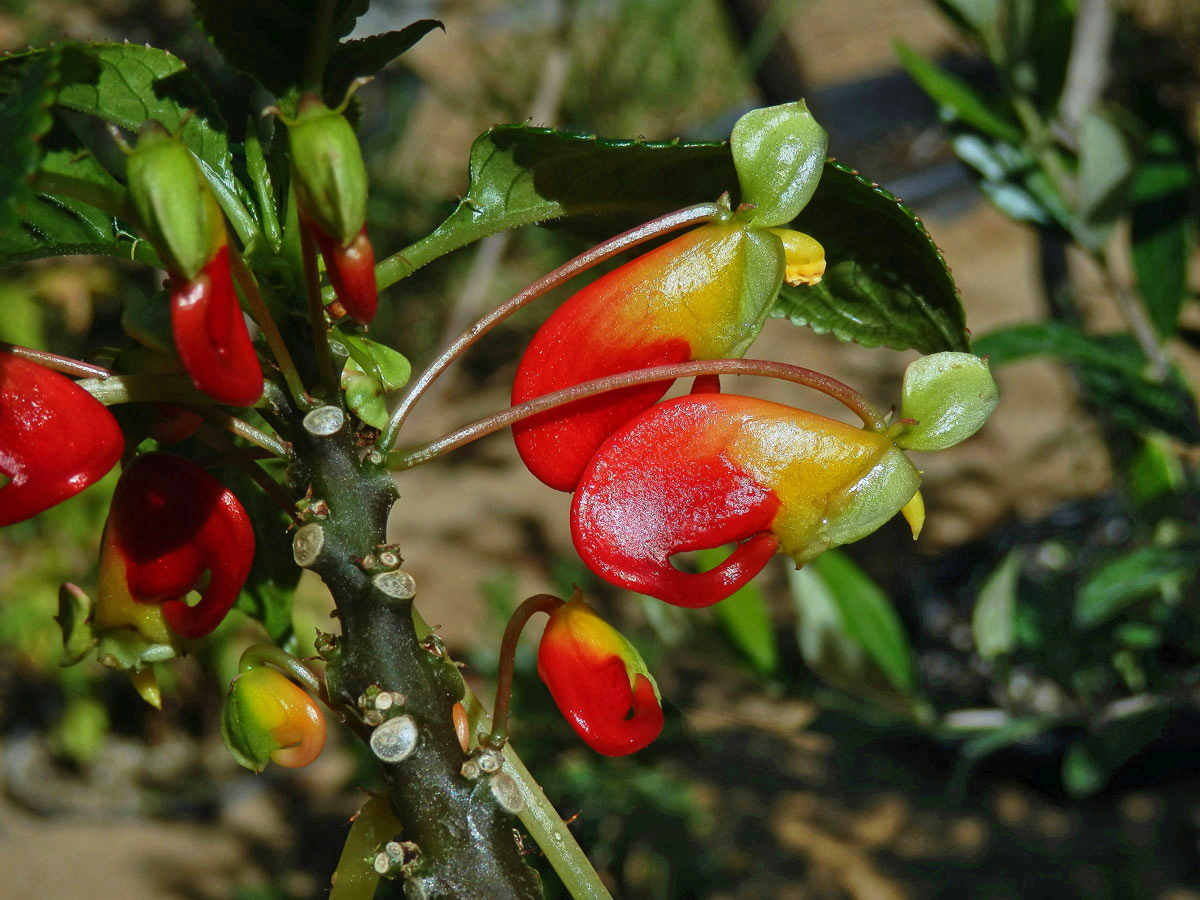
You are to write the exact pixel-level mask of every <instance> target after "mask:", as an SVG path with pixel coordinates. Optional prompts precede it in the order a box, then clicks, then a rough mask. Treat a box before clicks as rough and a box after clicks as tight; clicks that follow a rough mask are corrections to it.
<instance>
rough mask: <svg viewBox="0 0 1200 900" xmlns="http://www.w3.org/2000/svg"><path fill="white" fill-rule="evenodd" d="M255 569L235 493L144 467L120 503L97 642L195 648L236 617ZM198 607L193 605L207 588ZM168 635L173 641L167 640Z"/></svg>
mask: <svg viewBox="0 0 1200 900" xmlns="http://www.w3.org/2000/svg"><path fill="white" fill-rule="evenodd" d="M253 561H254V530H253V528H252V527H251V524H250V518H249V516H248V515H247V514H246V511H245V509H243V507H242V505H241V503H239V502H238V499H237V497H235V496H234V495H233V492H232V491H230V490H229V489H228V488H226V487H225V486H224V485H223V484H221V483H220V482H219V481H217V480H216V479H215V478H213V477H212V476H211V475H209V474H208V473H207V472H206V471H205V470H204V469H202V468H200V467H199V466H197V465H196V464H195V463H192V462H188V461H187V460H185V459H182V458H180V457H177V456H170V455H168V454H164V453H152V454H147V455H145V456H140V457H138V458H137V459H136V460H135V461H134V462H133V463H132V464H131V465H130V466H129V467H128V468H127V469H126V470H125V472H124V474H123V475H122V476H121V480H120V481H119V482H118V483H117V489H116V492H115V493H114V494H113V500H112V507H111V509H110V511H109V515H108V522H107V523H106V524H105V527H104V538H103V545H102V548H101V551H100V584H99V599H98V602H97V606H96V612H95V619H96V622H95V624H96V629H97V631H98V632H105V631H113V630H118V629H122V628H124V629H131V630H132V631H134V632H136V633H138V634H140V635H141V636H142V637H143V638H145V639H147V640H150V641H152V642H155V643H162V644H170V643H171V642H172V641H171V634H170V632H173V633H174V634H175V635H178V636H179V637H182V638H186V639H189V640H194V639H197V638H201V637H204V636H205V635H207V634H208V633H209V632H211V631H212V630H213V629H214V628H216V627H217V625H219V624H220V622H221V620H222V619H224V618H225V614H226V613H228V612H229V610H230V608H231V607H232V606H233V603H234V601H235V600H236V599H237V596H238V594H239V593H240V592H241V589H242V585H243V584H244V583H245V581H246V577H247V575H248V574H249V572H250V566H251V564H252V563H253ZM206 574H207V576H208V583H207V585H205V586H204V587H203V592H202V596H201V598H200V601H199V602H198V603H197V604H196V605H195V606H189V605H188V604H187V602H186V598H187V595H188V593H189V592H190V591H192V590H195V589H196V588H197V587H199V586H200V585H201V581H202V579H203V578H204V576H205V575H206ZM167 629H169V632H168V630H167Z"/></svg>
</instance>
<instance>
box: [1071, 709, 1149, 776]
mask: <svg viewBox="0 0 1200 900" xmlns="http://www.w3.org/2000/svg"><path fill="white" fill-rule="evenodd" d="M1170 715H1171V713H1170V710H1167V709H1163V708H1160V707H1154V708H1151V709H1143V710H1140V711H1139V712H1136V713H1134V714H1132V715H1128V716H1123V717H1121V718H1119V719H1114V720H1112V721H1110V722H1108V723H1107V724H1105V725H1104V726H1102V727H1101V728H1100V730H1098V731H1095V732H1093V733H1092V734H1090V735H1088V736H1087V737H1086V738H1084V739H1083V740H1081V741H1078V742H1076V743H1074V744H1072V745H1071V747H1070V748H1069V749H1068V750H1067V754H1066V756H1065V757H1064V758H1063V765H1062V780H1063V788H1064V789H1065V790H1066V792H1067V793H1068V794H1070V795H1071V796H1072V797H1088V796H1090V795H1092V794H1094V793H1096V791H1098V790H1100V789H1101V788H1103V787H1104V786H1105V785H1106V784H1107V783H1108V781H1109V779H1110V778H1112V776H1113V775H1114V774H1115V773H1116V771H1117V770H1118V769H1120V768H1121V766H1123V765H1124V764H1125V763H1127V762H1128V761H1129V760H1130V759H1132V758H1133V757H1134V756H1135V755H1136V754H1137V753H1138V752H1139V751H1140V750H1142V748H1144V747H1145V746H1146V745H1147V744H1149V743H1150V742H1151V741H1153V740H1155V739H1156V738H1157V737H1158V736H1159V735H1160V734H1162V730H1163V728H1164V727H1165V726H1166V724H1167V721H1168V719H1169V718H1170Z"/></svg>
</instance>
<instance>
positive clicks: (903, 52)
mask: <svg viewBox="0 0 1200 900" xmlns="http://www.w3.org/2000/svg"><path fill="white" fill-rule="evenodd" d="M894 47H895V50H896V55H897V56H898V57H900V65H902V66H904V70H905V71H906V72H908V75H909V77H910V78H912V80H913V81H915V82H916V83H917V84H918V85H919V86H920V88H921V90H923V91H924V92H925V93H926V94H928V95H929V97H930V99H931V100H933V102H934V103H936V104H938V106H940V107H941V109H942V113H943V117H948V118H951V119H959V120H961V121H962V122H964V123H965V124H967V125H969V126H971V127H972V128H975V129H977V130H978V131H982V132H983V133H984V134H987V135H990V136H991V137H994V138H999V139H1000V140H1002V141H1007V142H1008V143H1010V144H1018V143H1020V142H1021V130H1020V128H1018V127H1017V125H1016V123H1015V122H1013V121H1011V120H1010V119H1009V118H1008V117H1006V116H1003V115H1001V114H1000V113H998V112H996V111H995V110H994V109H993V108H992V106H991V105H990V104H988V103H987V101H985V100H984V99H983V98H982V97H980V96H979V94H977V93H976V92H975V89H974V88H972V87H971V86H970V85H969V84H967V83H966V82H965V81H963V80H962V79H961V78H959V77H958V76H956V75H951V74H950V73H949V72H947V71H946V70H945V69H943V68H942V67H941V66H939V65H938V64H937V63H935V62H934V61H933V60H931V59H930V58H929V57H927V56H924V55H923V54H921V53H919V52H917V51H916V50H914V49H913V48H912V47H909V46H908V45H907V44H905V43H904V42H902V41H897V42H896V43H895V45H894Z"/></svg>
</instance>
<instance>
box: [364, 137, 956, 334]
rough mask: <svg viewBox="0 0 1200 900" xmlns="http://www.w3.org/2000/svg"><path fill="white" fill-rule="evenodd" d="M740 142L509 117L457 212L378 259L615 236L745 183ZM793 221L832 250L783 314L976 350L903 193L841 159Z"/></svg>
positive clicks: (409, 260) (407, 261)
mask: <svg viewBox="0 0 1200 900" xmlns="http://www.w3.org/2000/svg"><path fill="white" fill-rule="evenodd" d="M736 190H737V173H736V172H735V170H734V167H733V160H732V155H731V152H730V149H729V145H728V144H718V143H690V144H689V143H683V142H681V141H677V140H676V141H662V142H646V141H634V140H631V141H608V140H598V139H597V138H595V137H594V136H592V135H582V134H570V133H567V132H558V131H553V130H551V129H546V128H528V127H526V126H523V125H498V126H496V127H495V128H493V129H491V130H490V131H488V132H486V133H485V134H483V135H482V136H481V137H479V138H478V139H477V140H476V141H475V143H474V144H473V145H472V147H471V163H470V183H469V186H468V188H467V193H466V196H465V197H464V198H463V200H462V202H461V203H460V204H459V206H458V208H457V209H455V210H454V212H452V213H451V214H450V216H449V217H448V218H447V219H446V220H445V221H444V222H442V224H441V225H439V226H438V227H437V229H436V230H435V231H434V232H433V233H432V234H430V235H428V236H427V237H425V238H424V239H422V240H421V241H418V242H417V243H416V244H413V245H412V246H410V247H407V248H405V249H404V250H403V251H401V252H400V253H398V254H396V255H394V256H392V257H390V258H389V259H387V260H384V261H383V262H382V263H380V264H379V265H378V266H377V267H376V280H377V281H378V283H379V287H380V289H381V290H382V289H383V288H385V287H388V286H390V285H392V284H395V283H396V282H397V281H399V280H400V279H401V278H404V277H407V276H408V275H409V274H411V273H412V272H413V271H415V270H416V269H418V268H420V267H421V266H423V265H425V264H426V263H428V262H430V261H431V260H433V259H437V258H438V257H439V256H442V255H444V254H446V253H449V252H451V251H452V250H456V249H458V248H459V247H463V246H465V245H467V244H469V243H471V242H472V241H475V240H478V239H479V238H482V237H486V236H487V235H489V234H494V233H496V232H498V231H504V230H506V229H510V228H519V227H522V226H524V225H532V224H535V223H538V222H546V221H549V220H554V219H566V220H567V221H566V222H565V225H566V227H569V228H570V229H571V230H573V231H575V232H578V233H581V234H583V235H585V236H588V237H592V238H599V237H608V236H611V235H613V234H616V233H618V232H620V231H623V230H625V229H627V228H630V227H632V226H634V225H636V224H638V223H639V222H643V221H645V220H647V219H650V218H653V217H654V216H658V215H662V214H664V213H666V212H669V211H671V210H674V209H678V208H680V207H684V206H688V205H690V204H694V203H700V202H705V201H709V202H711V201H712V200H713V199H714V198H716V197H717V196H718V195H720V194H721V193H722V192H723V191H731V192H736ZM792 227H794V228H798V229H800V230H801V231H805V232H807V233H809V234H811V235H812V236H813V237H815V238H816V239H817V240H818V241H820V242H821V244H822V245H823V246H824V248H825V256H826V259H827V260H828V268H827V269H826V272H825V277H824V279H823V280H822V282H821V284H818V285H816V286H814V287H808V288H784V290H783V292H782V293H781V294H780V298H779V301H778V303H777V304H776V306H775V307H774V309H773V310H772V315H775V316H778V317H785V318H790V319H791V320H792V321H793V322H795V323H796V324H806V325H811V326H812V327H813V328H814V329H815V330H817V331H819V332H829V331H831V332H833V334H835V335H836V336H837V337H838V338H840V339H841V340H854V341H857V342H858V343H860V344H862V345H864V346H868V347H874V346H878V345H880V344H885V345H887V346H889V347H893V348H896V349H908V348H910V347H915V348H917V349H918V350H921V351H922V352H926V353H931V352H934V351H937V350H965V349H966V347H967V337H966V332H965V329H964V324H963V312H962V305H961V304H960V303H959V300H958V293H957V290H956V289H955V287H954V281H953V279H952V278H951V277H950V273H949V271H948V270H947V268H946V265H945V262H944V260H943V259H942V257H941V254H940V253H939V252H938V250H937V247H936V246H935V245H934V243H933V241H932V239H931V238H930V237H929V234H928V232H926V231H925V228H924V226H923V225H922V224H921V221H920V219H918V218H917V217H916V216H915V215H914V214H913V213H912V212H911V211H910V210H908V209H907V208H906V207H905V206H903V204H901V203H900V202H899V201H898V200H897V199H896V198H895V197H894V196H893V195H891V194H890V193H888V192H887V191H885V190H883V189H882V188H879V187H878V186H877V185H874V184H872V183H871V182H870V181H868V180H867V179H865V178H863V177H861V176H860V175H858V174H857V173H855V172H853V171H851V170H850V169H847V168H846V167H845V166H843V165H841V164H840V163H837V162H835V161H833V160H829V161H827V162H826V164H825V170H824V173H823V174H822V177H821V181H820V182H819V184H818V185H817V189H816V192H815V194H814V195H813V197H812V199H811V200H810V201H809V203H808V205H807V206H806V207H805V208H804V211H803V212H802V213H801V214H800V216H799V217H798V218H797V219H796V220H795V221H794V222H793V223H792Z"/></svg>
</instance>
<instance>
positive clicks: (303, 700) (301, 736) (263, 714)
mask: <svg viewBox="0 0 1200 900" xmlns="http://www.w3.org/2000/svg"><path fill="white" fill-rule="evenodd" d="M221 735H222V737H224V738H225V745H226V746H227V747H229V749H230V752H232V753H233V756H234V758H235V759H236V760H237V761H238V762H239V763H241V764H242V765H243V766H245V767H246V768H248V769H251V770H253V771H255V772H261V771H262V770H263V769H265V768H266V767H267V763H269V762H273V763H275V764H276V765H280V766H284V767H286V768H289V769H298V768H301V767H302V766H307V765H308V764H309V763H311V762H312V761H313V760H315V759H316V758H317V757H318V756H320V755H321V751H322V750H323V749H324V747H325V717H324V716H322V715H321V710H320V708H319V707H318V706H317V704H316V701H314V700H313V698H312V697H310V696H309V695H308V693H307V692H306V691H305V690H304V689H303V688H301V687H300V686H299V685H297V684H295V683H294V682H293V681H291V679H289V678H287V677H286V676H284V675H282V674H281V673H279V672H277V671H276V670H275V669H272V668H270V667H268V666H255V667H253V668H251V669H248V670H247V671H244V672H242V673H241V674H240V675H238V677H237V678H235V679H234V680H233V684H231V685H230V686H229V695H228V696H227V697H226V698H225V706H224V707H223V708H222V710H221Z"/></svg>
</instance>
